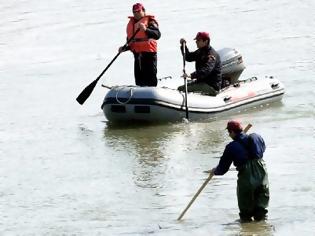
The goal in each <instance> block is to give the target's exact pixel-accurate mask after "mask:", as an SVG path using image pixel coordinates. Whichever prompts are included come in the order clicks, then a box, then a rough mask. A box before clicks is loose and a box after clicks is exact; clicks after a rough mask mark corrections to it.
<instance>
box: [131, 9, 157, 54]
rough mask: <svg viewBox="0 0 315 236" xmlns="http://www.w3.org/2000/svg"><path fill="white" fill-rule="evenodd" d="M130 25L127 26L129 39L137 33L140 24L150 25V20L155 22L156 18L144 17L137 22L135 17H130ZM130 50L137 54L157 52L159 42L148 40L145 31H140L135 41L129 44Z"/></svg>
mask: <svg viewBox="0 0 315 236" xmlns="http://www.w3.org/2000/svg"><path fill="white" fill-rule="evenodd" d="M129 19H130V20H129V23H128V25H127V38H128V39H130V38H131V37H132V35H133V34H134V33H135V32H136V30H137V29H138V27H139V24H140V23H144V24H145V25H146V26H148V25H149V21H150V20H154V16H150V15H147V16H144V17H142V18H141V19H140V20H139V21H137V22H136V21H135V19H134V17H133V16H129ZM129 46H130V50H131V51H133V52H136V53H139V52H157V42H156V40H155V39H152V38H150V39H149V38H148V36H147V35H146V33H145V32H144V31H141V30H140V31H139V32H138V33H137V34H136V36H135V37H134V39H133V40H132V41H131V42H130V43H129Z"/></svg>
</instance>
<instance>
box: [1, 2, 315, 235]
mask: <svg viewBox="0 0 315 236" xmlns="http://www.w3.org/2000/svg"><path fill="white" fill-rule="evenodd" d="M133 3H134V2H132V1H129V0H128V1H123V2H122V1H121V2H119V1H114V0H107V1H100V0H96V1H78V0H67V1H63V0H55V1H36V0H28V1H26V0H20V1H16V0H13V1H4V0H2V1H0V11H1V23H0V30H1V34H0V209H1V210H0V234H1V235H296V234H299V235H312V234H314V232H315V215H314V212H315V206H314V202H315V186H314V182H315V173H314V172H313V170H312V166H314V164H315V155H314V153H315V145H314V143H315V142H314V141H315V125H314V123H315V122H314V115H315V109H314V100H315V94H314V78H315V63H314V55H315V34H314V28H315V2H314V1H313V0H297V1H293V0H292V1H290V0H279V1H264V0H256V1H249V0H240V1H228V0H219V1H215V2H211V1H207V0H200V1H197V2H196V1H192V0H190V1H189V0H181V1H179V0H173V1H151V0H148V1H145V2H144V4H145V7H146V9H147V12H148V13H152V14H155V15H156V17H157V19H158V21H159V24H160V29H161V32H162V37H161V39H160V40H159V64H158V76H159V77H160V78H161V77H164V76H169V75H170V76H172V78H173V79H172V80H163V81H161V82H160V83H159V86H168V87H175V86H178V85H180V84H182V82H183V81H182V79H181V78H180V75H181V71H182V58H181V55H180V52H179V39H180V38H181V37H184V38H186V40H187V43H188V46H189V47H190V48H191V49H192V50H193V49H195V44H194V41H193V38H194V36H195V34H196V32H197V31H209V32H210V33H211V38H212V41H211V43H212V45H213V46H214V48H216V49H219V48H222V47H235V48H236V49H238V50H239V51H240V52H241V53H242V55H243V58H244V61H245V63H246V66H247V68H246V70H245V71H244V73H243V78H246V76H247V77H250V76H258V77H263V76H265V75H268V76H269V75H272V76H274V77H276V78H278V79H280V80H281V81H282V82H283V83H284V84H285V86H286V94H285V96H284V98H283V100H282V102H281V103H280V104H275V105H270V106H269V107H267V108H262V109H260V108H259V109H258V108H257V109H253V110H250V111H247V112H241V113H236V114H234V115H229V116H224V117H220V118H218V119H215V120H212V121H205V122H190V123H184V122H183V123H176V124H159V125H142V126H139V125H132V124H129V125H126V126H112V125H109V124H108V123H107V121H106V119H105V117H104V115H103V113H102V111H101V109H100V105H101V102H102V100H103V97H104V95H105V93H106V92H107V90H106V89H105V88H102V87H101V86H100V85H101V83H104V84H106V85H109V86H110V85H119V84H133V83H134V79H133V71H132V63H133V58H132V55H131V54H130V53H124V54H122V55H120V57H119V58H118V59H117V60H116V61H115V63H114V64H113V65H112V66H111V67H110V69H109V70H108V71H107V72H106V73H105V75H104V76H103V78H102V79H101V81H100V82H99V84H98V86H97V87H96V88H95V90H94V92H93V94H92V95H91V96H90V98H89V99H88V100H87V102H86V103H85V104H84V105H83V106H80V105H79V104H77V103H76V101H75V98H76V97H77V95H78V94H79V93H80V92H81V91H82V89H83V88H84V87H85V86H87V85H88V84H89V83H90V82H92V81H93V80H94V79H95V78H96V77H97V76H98V74H99V73H100V72H101V71H102V70H103V68H104V67H105V66H106V65H107V64H108V63H109V62H110V60H111V59H112V58H113V57H114V56H115V55H116V53H117V49H118V47H119V46H121V45H123V44H124V41H125V26H126V23H127V16H128V15H130V14H131V11H130V9H131V6H132V4H133ZM170 62H171V63H170ZM186 70H187V71H188V72H192V70H193V64H192V63H187V68H186ZM232 118H237V119H240V120H242V122H243V123H244V124H247V123H252V124H253V127H252V129H251V131H252V132H257V133H260V134H261V135H262V136H263V137H264V139H265V141H266V144H267V151H266V153H265V160H266V163H267V167H268V171H269V178H270V191H271V201H270V207H269V218H268V220H267V221H266V222H263V223H250V224H240V223H238V222H237V219H238V208H237V202H236V194H235V187H236V174H237V173H236V171H233V169H232V170H231V171H229V172H228V173H227V174H226V175H224V176H222V177H215V178H213V179H212V180H211V181H210V183H209V184H208V186H207V187H206V188H205V189H204V190H203V192H202V193H201V194H200V195H199V197H198V198H197V200H196V201H195V202H194V204H193V205H192V207H191V208H190V209H189V210H188V211H187V213H186V215H185V216H184V218H183V220H182V221H180V222H178V221H176V219H177V217H178V216H179V214H180V213H181V211H182V210H183V209H184V208H185V207H186V205H187V204H188V202H189V201H190V199H191V198H192V197H193V195H194V194H195V193H196V191H197V190H198V188H199V187H200V186H201V185H202V183H203V182H204V180H205V179H206V177H207V176H206V175H205V174H204V173H203V171H204V170H207V169H209V168H212V167H214V166H215V165H216V164H217V162H218V160H219V159H218V158H219V157H220V155H221V154H222V151H223V149H224V147H225V145H226V144H227V143H228V142H229V141H230V140H229V137H228V136H227V134H226V132H225V130H224V127H225V125H226V122H227V121H228V120H229V119H232Z"/></svg>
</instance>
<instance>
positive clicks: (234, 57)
mask: <svg viewBox="0 0 315 236" xmlns="http://www.w3.org/2000/svg"><path fill="white" fill-rule="evenodd" d="M218 53H219V54H220V57H221V61H222V77H223V86H224V88H223V89H221V91H220V93H219V94H218V95H217V96H208V95H202V94H199V93H188V94H187V106H186V103H185V101H186V99H185V93H184V92H180V91H178V90H177V89H172V88H167V87H138V86H129V85H124V86H113V87H111V88H110V90H109V91H108V92H107V94H106V95H105V98H104V101H103V103H102V106H101V108H102V110H103V112H104V115H105V116H106V118H107V119H108V121H110V122H124V121H149V122H176V121H182V120H183V118H186V117H187V115H188V118H189V120H201V119H209V118H213V117H217V116H218V115H219V114H224V113H227V112H239V111H242V110H244V109H248V108H249V107H257V106H261V105H263V104H270V103H272V102H276V101H279V100H281V99H282V97H283V95H284V92H285V91H284V86H283V84H282V83H281V82H280V81H279V80H278V79H276V78H274V77H272V76H268V77H263V78H257V77H252V78H248V79H245V80H239V77H240V75H241V73H242V71H243V70H244V69H245V66H244V64H243V59H242V56H241V54H240V53H239V52H238V51H237V50H235V49H231V48H224V49H222V50H219V51H218Z"/></svg>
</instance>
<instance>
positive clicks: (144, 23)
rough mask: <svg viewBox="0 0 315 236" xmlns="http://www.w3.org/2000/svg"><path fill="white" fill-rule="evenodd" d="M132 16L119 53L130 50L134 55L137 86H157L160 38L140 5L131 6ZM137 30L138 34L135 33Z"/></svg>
mask: <svg viewBox="0 0 315 236" xmlns="http://www.w3.org/2000/svg"><path fill="white" fill-rule="evenodd" d="M132 12H133V16H129V23H128V25H127V40H129V39H131V38H132V37H133V39H132V40H131V42H130V43H129V44H128V46H127V47H124V46H122V47H120V48H119V52H125V51H128V50H130V51H131V52H132V53H133V55H134V76H135V82H136V85H138V86H153V87H156V86H157V77H156V74H157V40H158V39H159V38H160V37H161V32H160V30H159V26H158V23H157V21H156V19H155V17H154V16H152V15H147V14H146V12H145V8H144V6H143V5H142V4H141V3H136V4H134V5H133V6H132ZM137 30H139V32H137Z"/></svg>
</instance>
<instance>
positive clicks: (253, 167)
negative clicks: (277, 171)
mask: <svg viewBox="0 0 315 236" xmlns="http://www.w3.org/2000/svg"><path fill="white" fill-rule="evenodd" d="M237 176H238V179H237V200H238V207H239V210H240V214H239V215H240V218H241V220H244V221H248V220H251V217H254V219H255V220H262V219H265V217H266V214H267V212H268V211H267V210H266V208H267V207H268V203H269V183H268V174H267V169H266V166H265V162H264V161H263V160H262V159H250V160H248V161H247V163H246V164H244V165H243V166H242V167H241V168H240V170H239V172H238V175H237Z"/></svg>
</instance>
